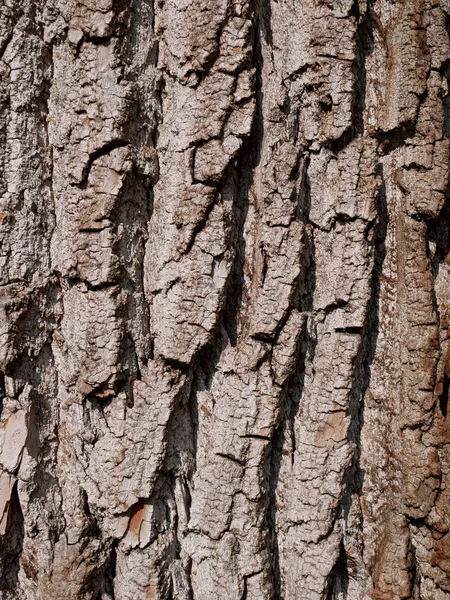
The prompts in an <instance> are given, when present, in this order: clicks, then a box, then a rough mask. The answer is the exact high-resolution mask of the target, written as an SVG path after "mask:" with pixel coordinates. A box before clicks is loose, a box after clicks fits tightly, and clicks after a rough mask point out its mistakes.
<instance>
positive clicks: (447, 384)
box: [439, 373, 450, 417]
mask: <svg viewBox="0 0 450 600" xmlns="http://www.w3.org/2000/svg"><path fill="white" fill-rule="evenodd" d="M449 390H450V377H449V376H448V375H447V373H444V383H443V386H442V394H440V396H439V408H440V409H441V413H442V416H443V417H446V416H447V411H448V392H449Z"/></svg>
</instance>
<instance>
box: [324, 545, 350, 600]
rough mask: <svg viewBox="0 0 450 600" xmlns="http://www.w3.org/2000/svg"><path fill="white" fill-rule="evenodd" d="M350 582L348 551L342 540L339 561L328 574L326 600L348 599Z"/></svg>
mask: <svg viewBox="0 0 450 600" xmlns="http://www.w3.org/2000/svg"><path fill="white" fill-rule="evenodd" d="M348 584H349V573H348V564H347V553H346V551H345V548H344V544H343V542H342V541H341V544H340V547H339V555H338V558H337V561H336V563H335V565H334V567H333V568H332V570H331V572H330V574H329V576H328V591H327V596H326V600H347V592H348Z"/></svg>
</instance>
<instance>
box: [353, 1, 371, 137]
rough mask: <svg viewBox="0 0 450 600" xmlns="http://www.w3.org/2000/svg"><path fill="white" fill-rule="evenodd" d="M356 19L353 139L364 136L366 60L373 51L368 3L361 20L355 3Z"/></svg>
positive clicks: (357, 5)
mask: <svg viewBox="0 0 450 600" xmlns="http://www.w3.org/2000/svg"><path fill="white" fill-rule="evenodd" d="M354 6H355V13H356V14H355V16H356V19H357V23H358V24H357V27H356V35H355V46H356V49H355V60H354V61H353V90H354V91H353V99H352V133H353V136H354V137H357V136H359V135H363V134H364V110H365V108H366V88H367V72H366V62H367V58H368V57H369V56H370V54H372V52H373V49H374V38H373V23H372V17H371V14H370V7H369V3H368V7H367V12H366V14H365V15H364V16H363V17H362V18H361V15H360V14H359V3H358V2H355V3H354Z"/></svg>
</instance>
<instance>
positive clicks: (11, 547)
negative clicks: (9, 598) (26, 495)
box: [0, 482, 26, 592]
mask: <svg viewBox="0 0 450 600" xmlns="http://www.w3.org/2000/svg"><path fill="white" fill-rule="evenodd" d="M23 539H24V523H23V514H22V509H21V507H20V502H19V495H18V492H17V482H16V483H15V484H14V487H13V490H12V493H11V499H10V507H9V513H8V520H7V524H6V531H5V535H4V536H2V538H1V546H0V551H1V557H2V562H1V563H0V575H1V577H0V592H2V591H4V592H12V591H13V590H14V589H15V587H16V585H17V582H18V575H19V568H20V557H21V555H22V547H23ZM22 566H23V568H24V570H25V571H26V565H25V564H23V565H22Z"/></svg>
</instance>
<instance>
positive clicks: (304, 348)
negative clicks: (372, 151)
mask: <svg viewBox="0 0 450 600" xmlns="http://www.w3.org/2000/svg"><path fill="white" fill-rule="evenodd" d="M308 164H309V163H308V159H305V166H304V168H303V174H302V181H301V184H300V193H299V206H298V211H297V218H298V219H299V220H301V221H303V222H304V223H305V226H306V227H307V229H306V231H307V233H306V234H305V248H304V253H303V260H304V264H303V265H302V271H301V274H300V277H299V281H298V290H297V294H295V295H294V303H295V305H296V306H294V308H296V309H297V310H299V312H303V313H309V314H311V313H312V310H313V298H314V291H315V286H316V264H315V245H314V230H313V228H312V227H311V226H310V225H309V214H310V208H311V194H310V182H309V176H308ZM304 327H305V329H304V334H303V339H302V341H301V344H300V348H299V352H298V359H297V362H296V365H295V367H294V369H293V374H292V375H291V377H290V378H289V379H288V381H287V384H286V390H285V394H284V398H283V399H282V401H281V411H280V425H279V426H278V428H277V429H276V430H275V432H274V434H273V437H272V448H271V458H270V471H269V473H270V474H269V494H268V496H269V498H268V500H269V504H268V509H267V525H268V529H269V535H270V539H271V546H272V555H273V565H272V568H273V585H274V596H273V600H282V598H283V596H282V585H281V572H280V564H279V546H278V534H277V508H276V492H277V488H278V481H279V476H280V470H281V462H282V459H283V454H285V450H284V445H285V442H286V438H287V436H289V438H290V440H291V449H292V454H291V461H292V463H293V461H294V454H295V450H296V440H295V430H294V428H295V420H296V418H297V415H298V412H299V410H300V401H301V398H302V394H303V388H304V384H305V364H306V361H310V362H312V361H313V359H314V354H315V348H316V343H317V338H316V334H315V326H314V322H313V319H312V317H311V316H309V318H308V321H306V323H305V325H304Z"/></svg>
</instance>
